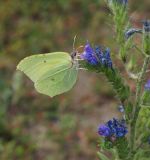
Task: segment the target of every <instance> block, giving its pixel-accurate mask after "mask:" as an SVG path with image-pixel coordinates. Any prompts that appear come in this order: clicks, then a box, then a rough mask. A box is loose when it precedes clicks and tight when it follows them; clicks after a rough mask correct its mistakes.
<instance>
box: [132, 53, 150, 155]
mask: <svg viewBox="0 0 150 160" xmlns="http://www.w3.org/2000/svg"><path fill="white" fill-rule="evenodd" d="M149 62H150V56H146V57H145V60H144V64H143V67H142V69H141V72H140V75H139V77H138V80H137V87H136V99H135V109H134V113H133V119H132V121H131V124H130V127H131V134H130V155H131V156H132V154H133V152H134V145H135V128H136V122H137V119H138V115H139V111H140V109H141V106H140V102H141V97H140V95H141V90H142V84H143V80H144V76H145V74H146V70H147V68H148V65H149Z"/></svg>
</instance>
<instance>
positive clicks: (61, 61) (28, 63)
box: [17, 37, 78, 97]
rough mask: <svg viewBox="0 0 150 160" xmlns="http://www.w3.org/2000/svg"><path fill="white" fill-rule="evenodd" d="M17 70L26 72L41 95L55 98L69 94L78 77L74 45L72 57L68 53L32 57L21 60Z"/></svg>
mask: <svg viewBox="0 0 150 160" xmlns="http://www.w3.org/2000/svg"><path fill="white" fill-rule="evenodd" d="M75 38H76V37H75ZM75 38H74V42H75ZM17 70H20V71H22V72H24V73H25V74H26V75H27V76H28V77H29V78H30V79H31V80H32V81H33V83H34V87H35V89H36V90H37V92H39V93H42V94H45V95H48V96H50V97H54V96H56V95H59V94H61V93H64V92H67V91H69V90H70V89H71V88H72V87H73V86H74V84H75V83H76V80H77V75H78V60H77V52H76V51H75V49H74V44H73V52H72V54H71V55H70V54H69V53H67V52H52V53H46V54H37V55H32V56H29V57H26V58H24V59H23V60H21V61H20V62H19V64H18V65H17Z"/></svg>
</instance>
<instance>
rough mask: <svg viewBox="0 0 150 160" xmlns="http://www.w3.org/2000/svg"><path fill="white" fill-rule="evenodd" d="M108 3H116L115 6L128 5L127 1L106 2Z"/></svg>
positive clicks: (111, 0) (110, 0)
mask: <svg viewBox="0 0 150 160" xmlns="http://www.w3.org/2000/svg"><path fill="white" fill-rule="evenodd" d="M108 1H109V3H117V4H121V5H127V4H128V0H108Z"/></svg>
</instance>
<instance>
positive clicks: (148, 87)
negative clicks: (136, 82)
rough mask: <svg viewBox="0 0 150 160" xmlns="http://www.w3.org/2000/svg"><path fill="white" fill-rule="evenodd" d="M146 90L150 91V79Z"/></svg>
mask: <svg viewBox="0 0 150 160" xmlns="http://www.w3.org/2000/svg"><path fill="white" fill-rule="evenodd" d="M144 88H145V90H148V91H150V79H149V80H148V81H147V83H146V84H145V87H144Z"/></svg>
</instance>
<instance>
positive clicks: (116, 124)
mask: <svg viewBox="0 0 150 160" xmlns="http://www.w3.org/2000/svg"><path fill="white" fill-rule="evenodd" d="M98 133H99V135H101V136H104V137H112V136H113V137H116V138H119V137H124V136H125V135H126V134H127V133H128V130H127V127H126V124H125V121H124V120H117V119H116V118H113V119H112V120H109V121H108V122H107V123H106V124H102V125H100V126H99V128H98Z"/></svg>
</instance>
